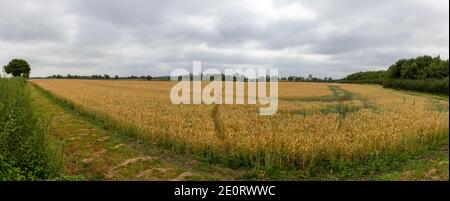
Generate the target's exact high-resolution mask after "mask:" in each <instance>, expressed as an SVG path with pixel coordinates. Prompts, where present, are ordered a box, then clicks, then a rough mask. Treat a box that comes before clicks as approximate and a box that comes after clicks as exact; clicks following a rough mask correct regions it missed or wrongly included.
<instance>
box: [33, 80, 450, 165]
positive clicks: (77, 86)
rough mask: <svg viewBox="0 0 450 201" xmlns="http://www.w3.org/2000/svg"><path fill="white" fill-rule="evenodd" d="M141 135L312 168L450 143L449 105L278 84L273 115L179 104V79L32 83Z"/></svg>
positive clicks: (335, 87)
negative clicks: (173, 92)
mask: <svg viewBox="0 0 450 201" xmlns="http://www.w3.org/2000/svg"><path fill="white" fill-rule="evenodd" d="M32 82H33V83H35V84H37V85H38V86H40V87H41V88H43V89H45V90H47V91H49V92H51V93H52V94H54V95H55V96H57V97H60V98H62V99H65V100H68V101H70V102H73V103H74V104H75V105H76V106H77V107H79V108H82V109H83V110H88V111H91V112H94V113H97V114H99V115H104V116H107V117H108V118H110V119H111V120H113V121H115V122H118V123H119V124H124V125H130V126H132V127H133V128H135V129H137V130H138V135H139V136H138V137H139V138H143V139H146V140H147V141H149V142H152V143H156V144H161V145H165V146H169V147H171V148H173V149H176V150H177V151H182V152H188V153H192V154H194V155H199V156H202V157H207V158H209V159H210V160H215V161H222V162H226V163H228V164H231V165H234V166H261V167H284V166H290V167H296V168H300V169H302V168H308V167H311V166H313V165H315V164H319V163H323V162H333V161H364V160H367V159H369V158H373V157H381V156H383V155H386V154H392V153H404V152H413V151H414V150H416V149H417V148H419V147H426V146H430V145H433V144H438V143H440V142H442V141H447V142H448V128H449V123H448V122H449V112H448V111H449V110H448V102H447V101H442V100H438V99H434V98H430V97H426V96H417V95H410V94H407V93H403V92H399V91H394V90H389V89H384V88H382V87H380V86H375V85H350V84H329V83H293V82H289V83H288V82H280V83H279V106H278V112H277V114H276V115H272V116H260V115H259V114H258V109H259V105H204V104H202V105H174V104H172V103H171V102H170V96H169V95H170V89H171V87H172V86H173V85H174V84H175V82H163V81H122V80H114V81H112V80H111V81H99V80H50V79H48V80H33V81H32Z"/></svg>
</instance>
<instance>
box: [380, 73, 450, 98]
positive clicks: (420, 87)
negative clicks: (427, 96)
mask: <svg viewBox="0 0 450 201" xmlns="http://www.w3.org/2000/svg"><path fill="white" fill-rule="evenodd" d="M448 86H449V85H448V77H447V78H445V79H426V80H401V79H387V80H384V81H383V87H386V88H394V89H405V90H412V91H423V92H428V93H434V94H448Z"/></svg>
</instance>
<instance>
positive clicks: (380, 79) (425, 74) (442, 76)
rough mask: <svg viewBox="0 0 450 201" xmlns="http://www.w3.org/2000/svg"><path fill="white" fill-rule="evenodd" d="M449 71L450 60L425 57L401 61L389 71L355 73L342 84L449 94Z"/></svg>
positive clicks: (343, 80)
mask: <svg viewBox="0 0 450 201" xmlns="http://www.w3.org/2000/svg"><path fill="white" fill-rule="evenodd" d="M448 71H449V65H448V60H442V59H441V58H440V57H439V56H438V57H430V56H426V55H425V56H420V57H417V58H411V59H400V60H398V61H397V62H395V64H392V65H391V66H390V67H389V69H388V70H387V71H368V72H358V73H353V74H350V75H348V76H347V77H346V78H344V79H342V80H341V82H343V83H358V84H361V83H367V84H382V85H383V86H384V87H386V88H394V89H405V90H413V91H423V92H428V93H435V94H448Z"/></svg>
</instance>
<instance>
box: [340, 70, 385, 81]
mask: <svg viewBox="0 0 450 201" xmlns="http://www.w3.org/2000/svg"><path fill="white" fill-rule="evenodd" d="M385 75H386V71H367V72H358V73H353V74H350V75H348V76H347V77H345V78H344V79H343V80H344V81H349V82H375V83H378V82H380V81H382V80H383V79H384V77H385ZM380 83H381V82H380Z"/></svg>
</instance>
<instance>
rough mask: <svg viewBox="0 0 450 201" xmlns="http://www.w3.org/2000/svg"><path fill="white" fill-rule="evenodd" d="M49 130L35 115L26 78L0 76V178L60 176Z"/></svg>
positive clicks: (43, 178)
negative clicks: (49, 140)
mask: <svg viewBox="0 0 450 201" xmlns="http://www.w3.org/2000/svg"><path fill="white" fill-rule="evenodd" d="M46 132H47V127H46V125H45V122H42V121H40V120H39V119H37V118H36V117H35V116H34V115H33V110H32V108H31V102H30V98H29V91H28V90H27V83H26V80H25V79H23V78H11V79H1V78H0V180H45V179H52V178H55V177H57V176H58V175H57V174H58V173H59V167H58V165H57V163H56V162H55V160H54V154H53V152H52V151H51V150H50V149H49V148H48V145H47V141H46V138H45V135H46Z"/></svg>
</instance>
